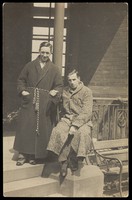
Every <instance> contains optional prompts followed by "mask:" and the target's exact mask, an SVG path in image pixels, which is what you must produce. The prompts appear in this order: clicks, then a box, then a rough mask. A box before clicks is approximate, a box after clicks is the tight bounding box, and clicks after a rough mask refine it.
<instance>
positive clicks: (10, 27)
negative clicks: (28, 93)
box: [3, 3, 32, 115]
mask: <svg viewBox="0 0 132 200" xmlns="http://www.w3.org/2000/svg"><path fill="white" fill-rule="evenodd" d="M31 9H32V4H31V3H5V4H4V6H3V113H4V115H6V114H7V113H9V112H12V111H14V110H16V109H17V108H18V107H19V99H18V97H17V91H16V87H17V78H18V75H19V73H20V71H21V69H22V68H23V66H24V65H25V64H26V63H27V62H29V61H30V60H31V40H32V21H31Z"/></svg>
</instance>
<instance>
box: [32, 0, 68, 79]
mask: <svg viewBox="0 0 132 200" xmlns="http://www.w3.org/2000/svg"><path fill="white" fill-rule="evenodd" d="M54 8H55V3H34V4H33V29H32V55H31V59H32V60H34V59H35V58H36V57H37V56H38V53H39V52H38V50H39V45H40V43H41V42H43V41H49V42H50V43H51V44H52V45H53V37H54ZM65 8H67V3H65ZM64 19H65V20H67V16H65V18H64ZM66 34H67V29H66V28H64V37H63V58H62V76H64V75H65V56H66ZM50 59H51V60H52V59H53V55H51V57H50Z"/></svg>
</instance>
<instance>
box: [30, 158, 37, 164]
mask: <svg viewBox="0 0 132 200" xmlns="http://www.w3.org/2000/svg"><path fill="white" fill-rule="evenodd" d="M29 164H30V165H36V164H37V162H36V160H33V159H32V160H29Z"/></svg>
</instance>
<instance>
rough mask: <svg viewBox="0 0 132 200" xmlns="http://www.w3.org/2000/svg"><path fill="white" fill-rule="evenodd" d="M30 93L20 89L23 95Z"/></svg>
mask: <svg viewBox="0 0 132 200" xmlns="http://www.w3.org/2000/svg"><path fill="white" fill-rule="evenodd" d="M29 94H30V93H29V92H27V91H22V95H23V96H26V95H29Z"/></svg>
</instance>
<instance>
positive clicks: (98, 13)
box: [67, 3, 128, 97]
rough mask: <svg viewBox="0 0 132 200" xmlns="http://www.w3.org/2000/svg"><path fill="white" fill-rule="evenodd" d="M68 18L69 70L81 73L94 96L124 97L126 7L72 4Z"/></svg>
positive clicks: (126, 57) (119, 5)
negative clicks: (73, 69)
mask: <svg viewBox="0 0 132 200" xmlns="http://www.w3.org/2000/svg"><path fill="white" fill-rule="evenodd" d="M69 16H70V20H69V29H68V30H69V33H68V35H69V40H68V46H69V48H68V55H67V66H68V70H69V69H70V68H72V67H73V68H76V69H78V71H79V72H80V75H81V78H82V80H83V82H84V83H85V84H86V85H89V86H90V87H91V88H92V90H93V94H94V96H98V97H104V96H106V97H109V96H110V97H114V96H119V95H120V96H125V95H126V89H127V68H128V63H127V59H128V52H127V51H128V49H127V48H128V47H127V43H128V41H127V40H128V38H127V34H128V33H127V26H128V24H127V5H126V4H124V3H72V4H70V15H69ZM68 70H67V71H68ZM119 87H120V90H119Z"/></svg>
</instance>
